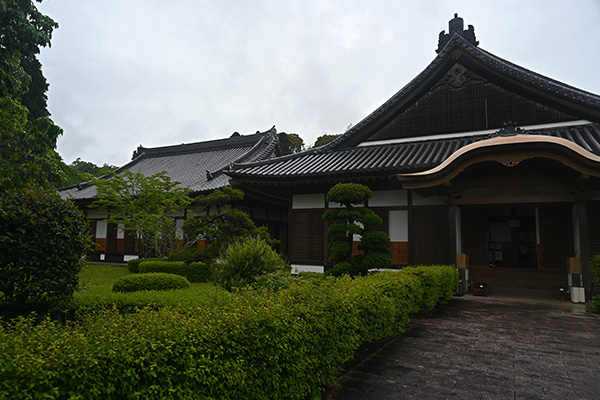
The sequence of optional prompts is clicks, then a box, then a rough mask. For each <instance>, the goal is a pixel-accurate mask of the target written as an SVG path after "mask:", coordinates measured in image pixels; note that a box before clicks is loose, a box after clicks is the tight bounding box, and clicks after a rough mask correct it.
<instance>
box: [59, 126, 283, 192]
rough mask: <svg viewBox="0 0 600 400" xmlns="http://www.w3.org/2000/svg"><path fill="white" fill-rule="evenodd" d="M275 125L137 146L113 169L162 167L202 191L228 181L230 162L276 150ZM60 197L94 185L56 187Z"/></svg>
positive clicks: (263, 156)
mask: <svg viewBox="0 0 600 400" xmlns="http://www.w3.org/2000/svg"><path fill="white" fill-rule="evenodd" d="M278 149H279V142H278V141H277V133H276V131H275V129H274V128H273V129H271V130H269V131H267V132H263V133H256V134H254V135H247V136H238V137H232V138H228V139H220V140H212V141H207V142H198V143H190V144H181V145H177V146H165V147H155V148H144V147H141V146H140V147H138V149H137V150H136V151H135V152H134V153H133V159H132V161H131V162H129V163H128V164H126V165H124V166H123V167H121V168H119V169H118V170H117V171H116V172H117V173H119V172H122V171H131V172H136V173H141V174H143V175H145V176H151V175H154V174H157V173H159V172H162V171H166V172H167V174H168V175H169V177H170V178H171V180H173V181H177V182H181V186H183V187H186V188H189V189H191V190H192V191H194V192H204V191H209V190H213V189H216V188H220V187H224V186H227V185H228V184H229V177H228V176H226V175H224V174H223V171H224V170H226V169H228V168H229V166H230V165H231V164H232V163H234V162H235V163H243V162H255V161H260V160H265V159H267V158H269V157H271V156H273V155H274V154H278V153H279V150H278ZM59 192H60V194H61V196H62V197H63V198H70V199H90V198H93V197H95V196H96V187H95V186H94V185H90V184H87V183H84V184H79V185H73V186H69V187H65V188H61V189H59Z"/></svg>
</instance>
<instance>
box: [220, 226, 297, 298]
mask: <svg viewBox="0 0 600 400" xmlns="http://www.w3.org/2000/svg"><path fill="white" fill-rule="evenodd" d="M290 270H291V267H290V266H289V265H288V264H287V263H286V262H285V261H284V260H283V259H282V258H281V256H280V255H279V254H277V253H276V252H275V251H274V250H273V249H272V248H271V247H270V246H269V245H268V244H267V243H266V242H265V241H264V240H262V239H261V238H253V237H248V238H245V239H242V240H237V241H235V242H234V243H232V244H231V245H230V246H229V247H228V248H227V249H226V250H225V252H224V254H223V257H222V261H221V262H219V263H215V271H214V274H215V275H214V278H215V280H216V282H217V283H219V284H220V285H221V286H223V287H224V288H225V289H227V290H231V289H233V288H239V287H243V286H246V285H249V284H252V283H254V282H255V281H256V278H257V277H258V276H260V275H264V274H268V273H271V272H276V271H287V272H290Z"/></svg>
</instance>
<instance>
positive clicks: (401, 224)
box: [389, 210, 408, 242]
mask: <svg viewBox="0 0 600 400" xmlns="http://www.w3.org/2000/svg"><path fill="white" fill-rule="evenodd" d="M389 226H390V241H392V242H408V211H407V210H391V211H390V221H389Z"/></svg>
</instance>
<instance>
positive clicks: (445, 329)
mask: <svg viewBox="0 0 600 400" xmlns="http://www.w3.org/2000/svg"><path fill="white" fill-rule="evenodd" d="M411 325H412V327H411V328H410V329H409V330H408V331H407V332H406V333H405V334H404V335H402V336H400V337H398V338H396V339H395V340H392V341H390V342H388V344H387V345H386V346H385V348H384V349H383V350H380V352H379V353H378V354H374V355H372V356H371V357H369V358H368V359H366V360H364V361H363V362H362V363H360V364H358V365H357V366H356V367H354V369H353V370H351V371H349V372H348V373H346V374H345V375H344V376H343V377H341V378H340V380H339V386H338V387H336V388H333V389H331V390H329V391H328V392H327V393H325V394H324V395H323V399H324V400H338V399H345V400H354V399H356V400H358V399H360V400H375V399H377V400H387V399H428V398H436V399H437V398H450V399H452V398H457V399H458V398H461V399H463V398H468V399H543V398H547V399H571V398H574V399H597V398H600V371H598V365H599V363H600V346H598V343H600V316H598V315H595V314H589V313H585V308H584V306H583V305H574V304H572V303H569V302H561V301H558V300H539V299H534V298H528V299H522V298H506V297H494V296H488V297H475V296H471V295H465V296H463V297H455V298H453V299H452V300H451V302H450V303H449V304H448V305H447V306H445V307H443V308H441V309H439V310H436V311H434V312H433V313H431V314H429V315H425V316H417V317H414V318H413V319H412V321H411Z"/></svg>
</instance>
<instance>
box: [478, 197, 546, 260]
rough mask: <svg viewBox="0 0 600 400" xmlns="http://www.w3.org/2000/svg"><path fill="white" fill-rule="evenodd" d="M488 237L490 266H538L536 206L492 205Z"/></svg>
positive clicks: (489, 211) (489, 213)
mask: <svg viewBox="0 0 600 400" xmlns="http://www.w3.org/2000/svg"><path fill="white" fill-rule="evenodd" d="M488 238H489V262H490V267H513V268H537V265H538V262H537V238H536V217H535V208H534V207H533V206H504V207H493V208H490V209H489V210H488Z"/></svg>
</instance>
